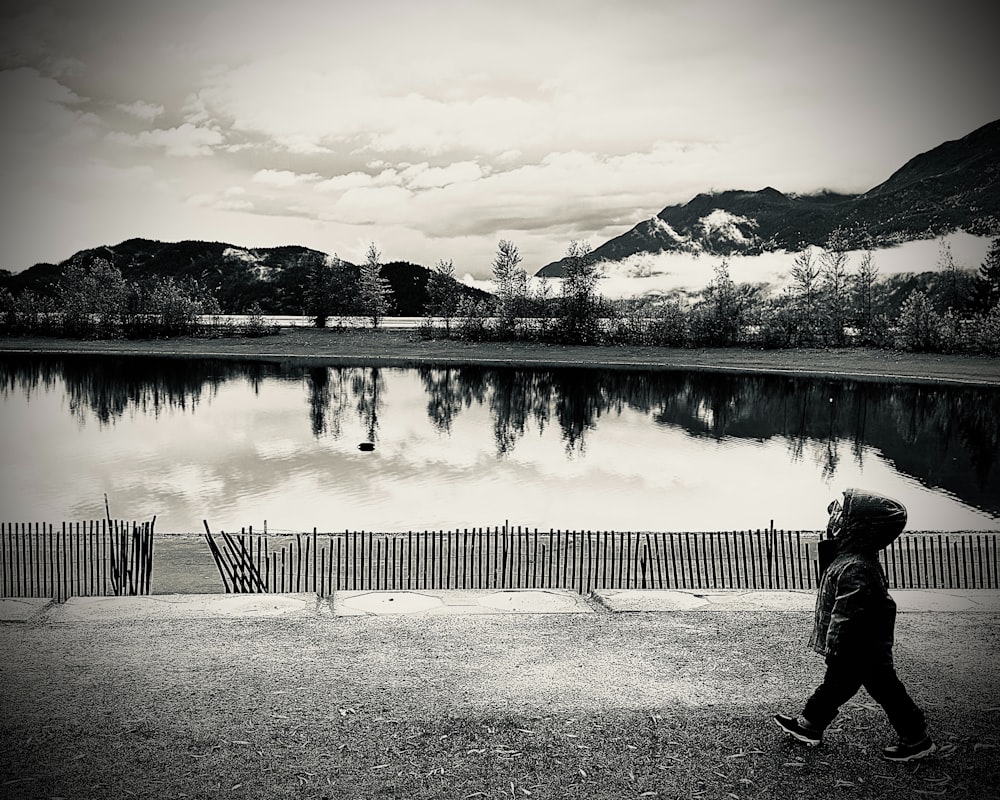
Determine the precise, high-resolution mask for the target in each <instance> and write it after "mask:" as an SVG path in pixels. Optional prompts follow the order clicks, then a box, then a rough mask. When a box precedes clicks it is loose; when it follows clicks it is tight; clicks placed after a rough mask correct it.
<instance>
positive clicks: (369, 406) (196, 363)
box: [0, 355, 1000, 517]
mask: <svg viewBox="0 0 1000 800" xmlns="http://www.w3.org/2000/svg"><path fill="white" fill-rule="evenodd" d="M272 381H275V382H279V383H281V384H284V385H286V386H288V387H294V386H304V388H305V396H306V404H305V405H306V409H307V411H306V415H307V416H308V429H309V431H310V432H311V436H312V437H313V440H314V441H315V442H316V443H317V446H319V445H321V443H322V442H323V441H329V440H339V439H340V438H341V437H343V436H344V435H345V432H346V431H347V430H351V431H352V432H354V433H355V435H357V433H358V432H359V431H360V433H361V434H362V435H363V436H365V437H367V441H369V442H376V441H379V439H380V437H381V436H382V435H383V434H382V427H383V424H384V423H385V420H386V419H387V417H386V415H408V416H413V415H414V414H421V413H423V414H425V415H426V420H427V423H429V425H430V427H431V428H432V429H433V431H435V432H436V434H437V435H438V436H440V437H444V438H445V439H448V438H449V437H452V436H453V434H454V432H455V430H456V426H457V425H458V424H459V422H460V421H461V420H462V419H463V417H464V416H468V415H470V414H473V413H475V414H477V415H479V414H485V415H486V416H487V418H488V420H489V427H491V428H492V432H491V435H492V443H493V449H494V457H495V459H497V460H498V461H507V460H511V459H514V458H515V457H516V456H518V455H519V448H520V447H521V446H522V442H524V440H525V438H526V436H528V434H529V433H531V434H534V435H535V436H543V435H545V434H546V432H547V431H549V430H550V429H551V428H553V426H554V427H555V429H556V430H557V431H558V435H559V441H560V442H561V444H562V448H563V451H564V453H563V455H564V458H565V459H566V460H567V461H572V460H585V459H587V458H588V443H589V442H590V441H591V439H592V437H594V436H595V435H597V434H596V432H597V431H598V429H599V428H600V427H602V426H604V425H607V426H609V427H611V428H612V429H613V426H614V425H615V424H616V423H615V420H618V419H619V418H621V417H622V416H623V414H625V412H626V411H627V412H629V418H630V419H632V417H633V416H636V415H638V418H639V419H643V418H644V419H646V421H647V422H646V424H647V425H648V426H649V430H650V431H653V430H655V429H669V430H672V431H681V432H683V434H684V435H685V436H687V437H690V438H691V439H693V440H704V441H705V442H707V443H716V444H723V443H725V444H732V443H734V442H747V443H764V442H772V440H773V441H777V442H779V443H780V444H781V446H784V447H785V448H786V450H787V456H788V460H789V462H791V463H796V462H810V463H815V465H816V466H817V467H818V469H819V471H820V475H821V479H822V480H823V481H825V482H827V483H829V482H830V481H831V480H833V479H834V478H835V477H837V476H838V474H840V473H841V472H843V471H844V469H845V466H846V465H847V464H851V465H854V467H864V466H865V461H866V459H869V460H870V459H873V458H878V459H880V460H884V461H885V462H887V463H888V464H890V465H891V467H892V468H893V469H894V470H895V471H896V473H898V474H899V475H900V476H902V477H903V478H904V479H908V480H912V481H916V482H917V483H919V484H920V485H921V486H923V487H928V488H930V489H933V490H935V491H938V490H940V491H942V492H944V493H946V494H948V495H950V496H952V497H955V498H958V499H959V500H960V501H961V502H962V503H963V504H965V505H967V506H969V507H971V508H975V509H979V510H981V511H985V512H986V513H988V514H990V515H993V516H994V517H996V516H998V515H1000V468H998V465H997V454H998V452H1000V391H997V390H994V389H983V388H954V387H936V386H929V385H909V384H895V383H893V384H887V383H874V382H859V381H848V380H831V379H818V378H791V377H776V376H737V375H731V374H718V373H707V372H677V371H667V372H664V371H641V370H626V371H614V370H590V369H552V370H534V369H513V368H510V369H494V368H480V367H441V368H439V367H423V368H419V369H416V370H402V369H380V368H373V367H360V366H350V367H347V366H345V367H340V366H336V367H331V366H316V365H313V366H308V367H303V366H301V365H298V364H295V363H275V362H266V361H255V360H247V361H234V360H211V359H171V358H141V359H140V358H127V357H99V356H81V357H75V356H74V357H56V356H51V357H34V356H32V357H29V356H14V355H8V356H4V357H3V358H2V359H0V388H2V391H3V394H4V396H5V397H6V396H8V395H9V394H10V393H12V392H15V391H17V392H21V393H23V394H24V395H25V396H26V397H28V398H29V399H30V398H31V396H32V395H33V394H37V393H39V392H42V391H52V390H54V389H56V388H57V387H58V386H59V385H62V386H64V387H65V388H64V391H65V397H66V400H67V405H68V410H69V412H70V414H71V415H72V416H73V417H74V418H75V419H77V420H78V421H80V423H81V424H83V423H85V422H86V420H87V419H88V417H92V418H93V419H94V420H96V422H97V423H98V425H99V426H111V425H114V424H116V422H117V421H118V420H120V419H123V418H127V417H129V416H131V415H143V416H149V417H152V418H154V419H155V418H159V417H160V415H161V414H162V413H163V412H164V411H165V410H168V409H169V410H172V411H181V412H185V413H190V414H195V413H196V411H197V409H198V407H199V405H200V404H203V403H211V402H212V400H213V398H215V397H216V396H217V395H218V392H219V390H220V387H222V386H224V385H228V384H233V383H238V382H242V383H243V384H245V385H246V387H247V390H248V391H249V393H250V394H252V395H257V394H260V393H261V392H262V391H265V387H266V386H268V385H269V382H272ZM411 383H412V384H413V385H414V386H415V387H418V388H417V389H416V391H417V392H419V393H420V394H421V395H422V397H423V400H422V401H419V403H415V402H413V401H412V396H413V395H414V391H413V390H412V389H411V388H404V387H409V386H410V384H411ZM394 390H398V391H399V392H400V393H402V394H406V393H407V392H409V394H406V397H407V402H406V403H404V404H403V405H398V404H397V405H391V404H387V397H389V396H390V395H391V394H392V392H393V391H394ZM477 419H478V416H477ZM618 424H621V423H618ZM629 424H632V423H629ZM483 435H486V434H485V432H484V434H483ZM533 438H534V437H533ZM647 438H648V437H647ZM632 446H635V445H632ZM650 446H653V445H650ZM531 457H532V456H531V455H530V454H529V455H528V456H526V458H528V459H530V458H531ZM719 457H720V458H726V457H727V455H726V454H725V453H720V456H719ZM650 458H652V459H654V462H653V463H655V458H656V453H655V452H654V453H651V454H650V453H642V454H640V453H636V459H637V461H643V460H645V459H650ZM425 468H427V469H429V468H430V466H429V465H425ZM745 468H746V469H751V470H752V469H753V468H754V467H753V464H752V461H751V462H747V464H746V467H745ZM444 471H447V470H443V472H444ZM852 474H853V473H852ZM428 479H429V478H428V476H427V475H423V474H422V475H420V476H419V480H421V481H426V480H428ZM533 479H537V477H536V478H533ZM442 480H454V477H449V478H447V479H445V478H442ZM237 491H238V490H237Z"/></svg>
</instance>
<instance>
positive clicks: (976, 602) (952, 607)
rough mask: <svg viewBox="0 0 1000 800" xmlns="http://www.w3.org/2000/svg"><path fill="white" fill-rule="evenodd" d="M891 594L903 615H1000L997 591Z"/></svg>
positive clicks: (935, 590) (894, 592) (918, 591)
mask: <svg viewBox="0 0 1000 800" xmlns="http://www.w3.org/2000/svg"><path fill="white" fill-rule="evenodd" d="M890 594H891V595H892V597H893V599H894V600H895V601H896V608H897V609H898V610H899V611H900V612H903V613H907V612H921V611H946V612H947V611H952V612H959V611H962V612H964V611H982V612H985V613H989V614H997V613H1000V590H996V589H893V590H892V591H891V592H890Z"/></svg>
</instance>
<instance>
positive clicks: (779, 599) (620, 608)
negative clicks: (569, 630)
mask: <svg viewBox="0 0 1000 800" xmlns="http://www.w3.org/2000/svg"><path fill="white" fill-rule="evenodd" d="M592 594H593V597H594V599H595V600H596V601H597V602H598V603H600V604H601V605H602V606H604V607H605V608H607V609H608V610H609V611H614V612H619V613H628V612H631V613H639V612H664V611H812V609H813V607H814V606H815V602H816V594H815V592H813V591H805V590H802V591H781V592H773V591H772V592H763V591H749V590H738V589H733V590H728V591H720V590H714V589H713V590H708V589H705V590H671V589H597V590H595V591H594V592H593V593H592Z"/></svg>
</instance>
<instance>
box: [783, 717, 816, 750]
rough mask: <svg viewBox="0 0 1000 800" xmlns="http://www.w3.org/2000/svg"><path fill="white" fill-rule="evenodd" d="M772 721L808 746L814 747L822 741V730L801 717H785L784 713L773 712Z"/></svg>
mask: <svg viewBox="0 0 1000 800" xmlns="http://www.w3.org/2000/svg"><path fill="white" fill-rule="evenodd" d="M774 721H775V722H777V723H778V727H779V728H781V730H783V731H784V732H785V733H787V734H788V735H789V736H791V737H793V738H795V739H798V740H799V741H800V742H804V743H805V744H807V745H809V746H810V747H815V746H816V745H818V744H820V742H822V741H823V731H821V730H819V729H817V728H814V727H813V726H812V725H810V724H809V723H808V722H806V720H805V719H804V718H803V717H786V716H785V715H784V714H775V715H774Z"/></svg>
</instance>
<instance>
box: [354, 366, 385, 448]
mask: <svg viewBox="0 0 1000 800" xmlns="http://www.w3.org/2000/svg"><path fill="white" fill-rule="evenodd" d="M384 392H385V379H384V378H383V377H382V370H380V369H379V368H378V367H371V368H360V369H353V370H352V371H351V394H352V395H353V396H354V399H355V401H356V403H355V409H356V410H357V412H358V419H360V420H361V423H362V424H363V425H364V426H365V431H366V434H367V436H368V441H369V442H374V441H377V438H376V437H377V436H378V415H379V412H380V411H381V410H382V405H383V402H384V401H383V399H382V395H383V393H384Z"/></svg>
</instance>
